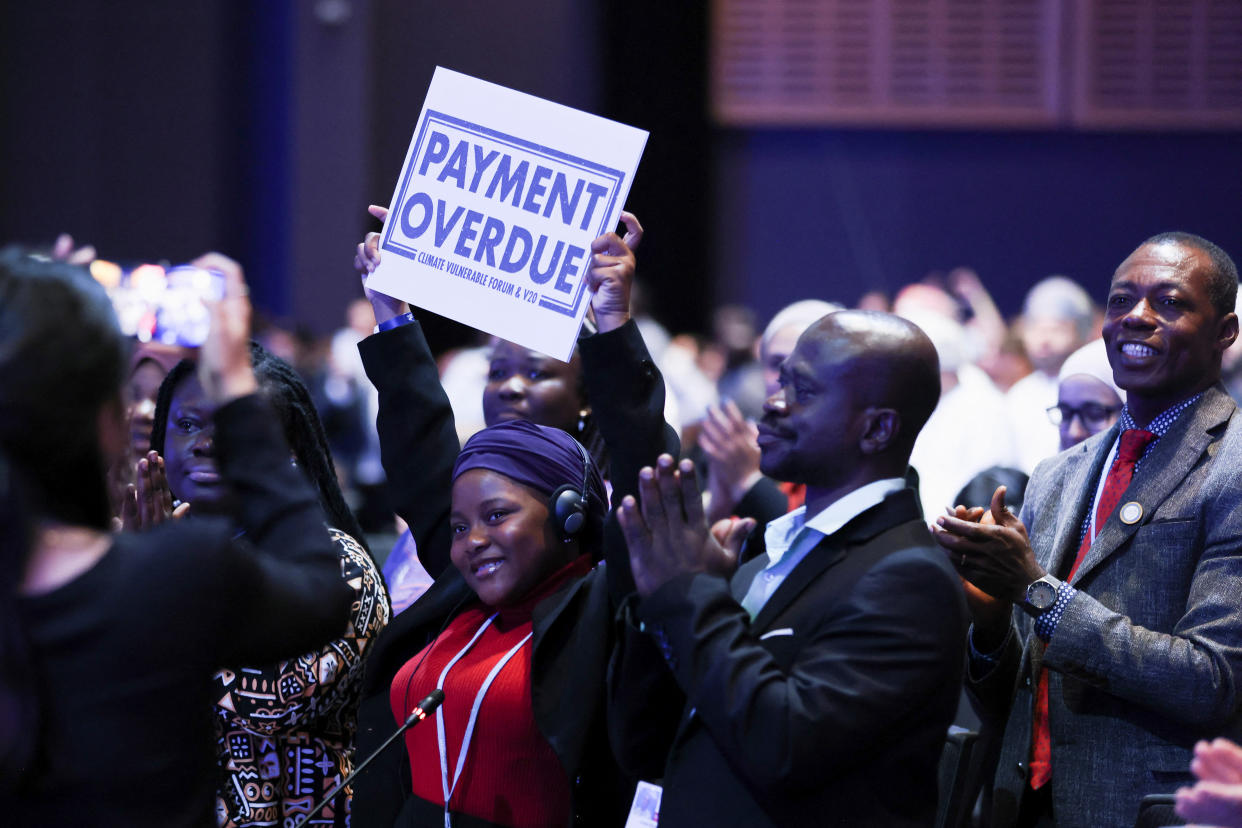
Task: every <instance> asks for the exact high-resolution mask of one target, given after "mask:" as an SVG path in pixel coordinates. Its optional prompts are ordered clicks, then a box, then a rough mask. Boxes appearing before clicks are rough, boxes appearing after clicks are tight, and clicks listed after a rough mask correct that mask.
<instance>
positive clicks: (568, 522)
mask: <svg viewBox="0 0 1242 828" xmlns="http://www.w3.org/2000/svg"><path fill="white" fill-rule="evenodd" d="M574 445H575V446H577V447H578V451H579V452H581V453H582V485H581V486H580V487H576V488H575V487H574V485H573V484H571V483H566V484H565V485H563V486H561V487H560V488H559V489H557V490H556V491H554V492H553V493H552V496H551V497H550V498H549V499H548V511H549V512H551V513H552V516H553V518H554V519H555V522H556V530H557V531H558V532H560V533H561V538H562V539H564V540H566V541H568V540H570V539H571V538H573V537H574V535H577V534H578V533H579V532H581V531H582V527H583V526H585V525H586V506H587V498H588V497H589V495H588V494H587V483H588V482H589V480H590V475H591V455H589V454H587V450H586V449H585V448H583V447H582V444H581V443H579V442H578V441H577V440H574Z"/></svg>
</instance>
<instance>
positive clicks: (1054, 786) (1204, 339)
mask: <svg viewBox="0 0 1242 828" xmlns="http://www.w3.org/2000/svg"><path fill="white" fill-rule="evenodd" d="M1237 289H1238V275H1237V268H1236V267H1235V266H1234V264H1233V262H1232V261H1231V260H1230V259H1229V257H1228V256H1227V255H1226V254H1225V253H1224V251H1222V250H1221V249H1220V248H1218V247H1217V246H1216V245H1214V244H1212V243H1211V242H1208V241H1207V240H1205V239H1202V238H1199V237H1198V236H1193V235H1190V234H1186V233H1165V234H1161V235H1158V236H1153V237H1152V238H1151V239H1148V240H1147V241H1146V242H1144V243H1143V244H1142V245H1141V246H1139V248H1138V249H1137V250H1135V251H1134V252H1133V253H1131V254H1130V256H1129V257H1128V258H1127V259H1126V260H1125V261H1124V262H1122V263H1121V266H1120V267H1119V268H1118V269H1117V272H1116V273H1115V274H1114V276H1113V280H1112V285H1111V287H1110V289H1109V296H1108V304H1107V308H1106V314H1107V315H1106V320H1105V324H1104V340H1105V344H1106V347H1107V349H1108V356H1109V361H1110V362H1111V364H1112V367H1113V374H1114V377H1115V379H1116V381H1117V384H1118V385H1119V386H1121V387H1122V388H1124V389H1125V390H1126V391H1127V392H1128V397H1127V403H1126V408H1125V410H1124V411H1123V413H1122V416H1121V419H1120V421H1119V422H1118V424H1117V425H1115V426H1113V427H1112V428H1110V429H1109V430H1108V431H1105V432H1102V433H1100V434H1098V435H1096V436H1094V437H1092V438H1090V439H1088V440H1086V441H1085V442H1083V443H1081V444H1079V445H1078V446H1076V447H1074V448H1072V449H1069V450H1068V451H1065V452H1063V453H1061V454H1059V455H1057V456H1056V457H1053V458H1051V459H1049V460H1046V461H1044V462H1043V463H1041V464H1040V465H1039V467H1038V468H1037V469H1036V470H1035V474H1034V476H1033V477H1032V478H1031V482H1030V485H1029V487H1028V488H1027V490H1026V499H1025V502H1024V505H1023V509H1022V515H1021V521H1019V520H1018V518H1017V517H1015V516H1014V515H1013V514H1012V513H1009V512H1007V511H1006V510H1005V509H1004V490H1003V489H999V490H998V491H997V493H996V496H994V497H993V500H992V504H991V510H990V511H989V512H988V513H987V514H986V515H984V514H983V509H981V508H979V509H973V510H966V509H964V508H962V507H959V508H958V510H957V513H956V514H955V515H953V516H948V517H942V518H940V519H939V520H938V521H937V522H938V524H939V526H940V528H941V529H942V530H943V531H942V532H939V533H938V535H937V537H938V540H939V541H940V543H941V545H942V546H943V547H945V549H946V551H947V552H948V554H949V557H950V560H951V561H952V562H953V564H954V565H955V566H957V568H958V571H959V573H960V574H961V576H962V577H963V579H964V580H966V581H967V582H968V584H967V592H968V599H969V600H970V603H971V610H972V613H973V616H974V625H973V627H972V630H971V633H970V645H971V647H970V650H971V658H970V669H969V676H968V688H969V689H970V690H971V693H972V695H973V697H974V699H975V701H976V702H977V705H978V707H979V708H980V712H981V714H982V715H984V716H985V717H986V718H990V719H992V720H993V721H996V722H997V723H998V724H999V723H1004V727H1005V731H1004V737H1003V744H1002V747H1001V755H1000V761H999V763H998V766H997V770H996V787H995V792H994V802H993V824H994V825H997V826H1008V825H1057V826H1084V828H1087V827H1088V826H1089V828H1100V826H1130V825H1133V824H1134V820H1135V817H1136V815H1137V813H1138V808H1139V803H1140V800H1141V798H1142V797H1143V796H1144V795H1145V794H1150V793H1171V792H1172V791H1173V790H1174V789H1175V788H1177V787H1178V786H1179V785H1180V784H1183V783H1185V782H1189V781H1191V779H1190V775H1189V773H1188V766H1189V764H1190V759H1191V750H1192V748H1193V745H1194V743H1195V741H1196V740H1197V739H1200V738H1205V737H1210V736H1214V735H1220V734H1226V735H1234V736H1235V737H1236V735H1237V734H1238V733H1239V730H1240V726H1242V713H1240V711H1239V707H1240V705H1242V688H1240V687H1239V684H1240V683H1242V416H1239V415H1238V414H1237V410H1236V407H1235V405H1234V403H1233V401H1232V400H1231V399H1230V398H1229V397H1228V395H1227V394H1226V393H1225V391H1224V388H1222V387H1221V385H1220V366H1221V354H1222V352H1223V351H1224V350H1225V349H1226V348H1228V347H1229V346H1230V345H1231V344H1232V343H1233V341H1234V339H1236V338H1237V335H1238V318H1237V316H1236V315H1235V314H1234V313H1233V307H1234V300H1235V297H1236V294H1237ZM993 516H994V519H993ZM1015 607H1016V608H1017V611H1016V612H1015V611H1014V608H1015Z"/></svg>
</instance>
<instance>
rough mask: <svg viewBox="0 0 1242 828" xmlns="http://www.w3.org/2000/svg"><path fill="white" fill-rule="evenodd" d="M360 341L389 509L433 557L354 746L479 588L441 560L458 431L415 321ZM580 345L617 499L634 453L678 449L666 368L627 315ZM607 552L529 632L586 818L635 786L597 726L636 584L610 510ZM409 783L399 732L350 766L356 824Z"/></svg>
mask: <svg viewBox="0 0 1242 828" xmlns="http://www.w3.org/2000/svg"><path fill="white" fill-rule="evenodd" d="M359 348H360V350H361V351H362V355H363V362H364V365H365V367H366V369H367V375H368V376H369V377H370V378H371V380H372V382H374V383H375V385H376V387H377V388H378V390H379V392H380V412H379V418H378V421H377V422H378V426H379V433H380V448H381V453H382V456H383V460H384V468H385V471H386V472H387V474H388V479H389V484H390V487H391V490H392V492H393V499H394V502H395V503H396V504H397V512H398V514H400V515H401V516H402V517H403V518H405V520H406V521H407V522H408V523H409V525H410V531H411V533H412V534H413V535H414V539H415V542H416V543H417V544H418V554H419V559H420V560H421V561H422V562H423V565H424V566H425V567H426V568H427V569H428V571H433V569H432V567H433V566H434V567H438V569H437V570H435V571H436V572H437V573H438V574H437V578H436V581H435V583H434V584H433V585H432V586H431V588H430V589H428V591H427V592H426V593H424V594H423V595H422V596H421V597H420V598H419V599H418V600H417V601H416V602H415V603H414V604H413V605H412V606H410V607H409V608H408V609H406V610H405V612H402V613H400V614H399V615H397V616H396V617H395V618H394V619H393V620H392V622H391V623H390V624H389V625H388V627H387V628H386V629H385V630H384V632H383V633H382V634H381V635H380V636H379V638H378V639H377V641H376V642H375V645H374V648H373V650H372V652H371V654H370V658H369V660H368V662H367V668H366V682H365V685H364V688H363V701H362V703H361V705H360V707H359V713H358V756H359V758H360V760H361V759H362V758H365V757H366V756H368V755H369V754H370V753H371V752H372V751H374V750H375V749H376V748H378V747H379V746H380V745H381V744H382V743H383V741H384V739H386V738H387V737H388V736H389V734H391V733H392V732H393V731H395V730H396V728H397V723H396V722H395V721H394V719H393V715H392V709H391V706H390V704H389V686H390V685H391V683H392V679H393V676H394V675H395V674H396V672H397V671H398V670H399V669H401V666H402V665H403V664H405V662H406V661H407V660H409V659H410V658H411V657H413V656H414V655H415V654H416V653H417V652H419V651H420V650H421V649H422V648H423V647H424V646H425V645H426V644H427V643H429V642H430V641H431V640H432V639H433V638H435V637H436V636H437V635H438V634H439V633H440V631H441V630H443V628H444V625H445V624H446V623H447V622H448V620H450V619H451V618H452V617H453V616H454V615H456V614H457V612H458V611H460V610H461V608H462V607H464V606H465V605H466V604H467V603H469V602H470V601H473V600H477V599H476V598H475V596H474V593H473V592H472V591H471V590H470V588H469V587H468V586H466V583H465V581H464V580H463V579H462V578H461V575H460V574H459V573H458V572H457V570H456V569H455V568H453V567H452V566H451V565H448V549H449V545H450V537H449V530H448V526H449V522H448V515H449V508H450V500H451V478H452V468H453V462H454V460H455V459H456V457H457V453H458V444H457V435H456V431H455V430H454V428H453V417H452V412H451V410H448V398H447V397H446V396H445V394H444V391H443V389H441V387H440V384H439V378H438V376H437V375H436V374H435V373H434V366H435V363H434V361H433V360H432V357H431V352H430V350H429V349H428V348H427V345H426V342H425V340H424V339H423V336H422V332H421V331H420V330H419V328H418V325H417V323H410V324H407V325H404V326H402V327H399V328H396V329H394V330H392V331H386V332H384V333H381V334H377V335H375V336H372V337H369V338H368V339H365V340H363V342H362V343H361V344H360V346H359ZM579 350H580V353H581V355H582V367H583V374H584V382H585V385H586V389H587V395H588V398H589V399H590V400H591V407H592V413H593V416H594V417H595V420H596V422H597V423H598V424H599V428H600V431H601V433H602V434H603V436H604V440H605V442H606V443H607V445H608V450H609V458H610V472H611V479H612V481H613V484H614V488H613V502H614V503H615V502H619V501H620V498H622V497H624V496H625V495H626V494H631V493H636V492H635V490H636V488H637V481H638V470H639V469H640V468H641V467H642V466H644V465H652V464H654V463H655V459H656V457H657V456H658V455H659V454H660V453H661V452H668V453H670V454H673V455H674V456H676V455H677V453H678V451H679V444H678V440H677V436H676V434H675V433H674V432H673V430H672V429H671V428H669V427H668V425H667V424H666V423H665V422H664V381H663V378H662V377H661V375H660V373H659V371H658V370H657V369H656V367H655V365H654V363H653V362H652V360H651V357H650V355H649V354H648V353H647V349H646V346H645V345H644V344H643V341H642V337H641V336H640V335H639V333H638V328H637V326H635V325H634V323H633V322H630V323H627V324H626V325H624V326H623V327H621V328H619V329H617V330H616V331H612V332H609V333H605V334H596V335H594V336H590V337H585V338H583V339H581V340H580V341H579ZM405 406H413V408H412V410H409V411H408V412H407V411H404V410H403V407H405ZM436 544H438V545H439V546H436ZM597 551H598V550H597ZM603 557H604V558H605V560H606V565H604V566H602V567H596V568H595V569H594V570H592V571H591V572H590V573H589V574H588V575H587V576H586V577H585V578H582V579H580V580H577V581H573V582H571V583H569V584H566V585H565V586H564V587H563V588H562V589H561V590H559V591H558V592H556V593H555V594H553V595H551V596H549V597H548V598H545V599H544V600H543V601H541V602H540V603H539V604H538V605H537V606H536V607H535V611H534V625H533V626H534V630H533V633H534V635H533V638H532V647H533V656H532V676H531V683H532V691H533V703H534V708H535V709H534V712H535V722H536V724H537V725H538V726H539V729H540V732H541V733H542V734H543V736H544V738H546V739H547V740H548V743H549V744H550V745H551V746H552V749H553V750H554V751H555V752H556V754H557V757H558V758H559V759H560V760H561V764H562V766H563V767H564V769H565V772H566V775H567V776H568V777H569V781H570V783H571V786H572V790H573V795H574V810H575V812H576V814H577V815H578V816H579V817H580V818H582V819H583V820H584V823H585V824H587V825H592V826H608V825H614V824H615V825H620V824H621V823H623V822H624V821H625V814H626V806H628V801H627V796H628V794H630V793H632V790H633V786H632V784H631V783H629V780H626V779H625V778H623V777H622V775H621V774H620V772H619V771H618V769H617V768H616V765H615V763H614V762H613V760H612V757H611V754H610V751H609V750H608V743H607V734H606V731H605V728H604V715H605V711H604V700H605V689H604V677H605V673H606V669H607V664H608V656H609V653H610V652H611V648H612V632H613V625H612V619H613V616H614V612H615V607H616V604H617V603H618V602H619V600H620V598H621V597H622V596H624V595H626V594H628V593H629V592H631V591H632V590H633V578H632V577H631V576H630V570H629V557H628V553H627V551H626V548H625V541H624V540H623V539H622V537H621V533H620V530H619V528H618V527H617V525H616V519H615V517H614V516H613V515H612V514H611V513H610V514H609V516H608V519H607V520H606V521H605V524H604V549H603ZM422 726H426V725H422ZM428 772H432V773H435V772H438V769H429V771H428ZM409 788H410V767H409V762H408V757H407V754H406V751H405V749H404V745H400V744H398V745H393V746H392V747H390V748H389V749H388V750H387V751H386V752H385V753H383V754H381V756H380V758H379V759H377V760H376V761H375V762H374V763H373V764H372V765H371V766H370V767H369V768H368V769H367V771H365V772H364V773H363V774H360V775H359V777H358V779H357V780H356V782H355V784H354V799H353V806H352V812H351V819H352V824H353V825H354V826H355V828H372V826H383V828H389V826H391V825H392V824H393V821H394V820H395V819H396V816H397V814H398V812H399V811H400V809H401V805H402V802H403V800H404V798H405V797H406V796H407V795H409Z"/></svg>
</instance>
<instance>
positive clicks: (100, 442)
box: [0, 250, 351, 828]
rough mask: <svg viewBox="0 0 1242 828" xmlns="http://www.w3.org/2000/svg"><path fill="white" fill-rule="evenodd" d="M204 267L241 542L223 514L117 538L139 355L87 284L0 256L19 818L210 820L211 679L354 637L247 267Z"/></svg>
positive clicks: (10, 797)
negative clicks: (267, 385) (14, 480)
mask: <svg viewBox="0 0 1242 828" xmlns="http://www.w3.org/2000/svg"><path fill="white" fill-rule="evenodd" d="M196 264H197V265H198V266H200V267H204V268H213V269H217V270H220V271H222V272H223V273H224V274H225V276H226V292H225V298H224V299H223V300H222V301H220V302H218V303H216V304H215V305H214V307H213V308H212V323H211V324H212V327H211V334H210V336H209V337H208V340H207V342H206V344H205V345H204V348H203V358H202V362H201V365H200V379H201V382H202V383H203V386H204V389H205V390H206V392H207V394H208V395H209V397H210V398H211V399H212V401H213V403H214V404H215V405H216V406H217V407H218V410H217V411H216V414H215V417H214V420H215V424H216V428H217V433H218V442H219V445H218V450H219V454H220V470H221V474H222V476H223V477H225V478H226V479H228V480H229V481H230V483H231V484H232V486H233V487H234V488H235V489H236V490H238V491H239V493H240V494H241V497H240V498H239V499H240V500H242V501H243V502H244V505H243V508H242V510H241V515H240V522H241V525H242V526H243V527H244V529H245V536H244V538H242V539H237V538H235V537H234V535H235V530H234V528H233V527H232V526H231V525H229V524H227V523H224V522H219V521H213V520H204V521H201V522H198V523H196V524H195V525H193V526H190V525H189V524H185V523H181V524H170V525H167V526H163V527H160V528H159V529H157V530H155V531H152V532H147V533H144V534H141V535H132V534H129V533H121V534H117V535H113V534H110V533H109V531H108V530H109V525H110V520H111V515H110V507H109V500H108V493H107V485H106V481H105V470H106V469H107V468H108V467H109V466H110V465H111V464H112V463H114V462H116V461H117V460H118V459H119V458H121V457H122V456H124V454H125V452H126V451H127V450H128V442H129V426H128V423H127V422H126V417H125V406H124V404H123V402H122V399H121V384H122V378H123V373H124V368H125V365H126V363H127V358H126V349H127V344H126V342H125V340H124V339H123V338H122V336H121V333H120V331H119V329H118V327H117V323H116V317H115V315H114V314H113V312H112V308H111V306H110V304H109V302H108V299H107V296H106V295H105V294H104V291H103V289H102V288H101V287H100V286H99V285H98V284H97V283H95V282H94V281H93V280H92V279H91V278H90V276H89V275H88V274H87V273H86V272H85V271H83V270H80V269H78V268H74V267H70V266H68V265H61V264H55V263H51V262H47V261H41V260H38V259H36V258H33V257H31V256H29V255H26V254H25V253H24V252H22V251H19V250H9V251H6V252H4V253H3V254H0V453H3V454H5V455H7V456H8V458H9V461H10V463H11V464H12V467H13V471H14V473H15V474H16V475H17V477H18V478H19V480H20V481H21V482H20V488H21V495H22V496H23V497H24V499H25V502H26V503H27V504H28V517H29V523H30V524H31V529H32V531H31V534H30V538H29V543H28V544H8V543H6V544H3V545H2V548H3V550H4V551H3V555H4V560H3V561H0V573H2V574H0V578H3V581H2V582H0V616H2V617H0V629H3V630H4V632H5V637H4V638H3V643H2V644H0V648H2V651H0V663H3V665H4V667H5V671H6V675H5V679H6V680H5V682H4V683H3V684H2V685H0V709H3V711H4V712H5V713H7V712H8V711H10V710H14V709H16V710H20V711H21V714H20V718H19V719H17V721H18V727H17V729H16V732H11V731H7V730H6V731H5V732H3V733H0V786H2V788H3V790H2V791H0V793H2V794H3V801H2V802H0V813H2V814H3V815H4V822H5V824H9V825H50V826H57V825H81V824H82V823H83V821H87V822H89V823H91V824H92V825H103V826H109V825H117V826H121V825H124V826H146V825H150V826H157V825H158V826H204V828H205V826H214V825H215V818H214V814H213V808H212V794H213V790H214V784H213V778H214V774H213V773H212V767H213V761H212V733H211V720H210V716H209V715H208V711H209V710H210V704H211V701H212V700H213V696H212V687H211V674H212V673H213V672H214V671H215V669H216V668H217V667H218V666H219V665H220V664H222V663H225V662H229V661H249V660H256V661H262V660H272V659H276V658H278V657H280V656H284V655H291V654H293V653H297V652H299V651H304V650H306V649H308V648H311V647H314V646H317V645H319V644H321V643H322V642H324V641H326V640H328V639H330V638H333V637H335V636H337V635H339V634H340V632H341V630H342V629H343V627H344V624H345V620H346V616H347V613H348V610H349V602H350V598H351V591H350V590H349V589H348V588H346V587H345V586H344V584H343V583H342V582H341V579H340V574H339V566H338V563H337V559H336V555H335V554H334V552H333V549H332V545H331V543H330V541H329V539H328V536H327V532H326V531H324V529H323V526H322V523H321V522H320V520H319V512H318V501H317V499H316V498H315V496H314V494H313V493H312V492H311V490H310V488H309V487H308V486H307V485H306V483H305V481H304V480H302V479H301V476H300V475H299V474H298V473H297V472H296V471H295V470H293V469H292V468H290V466H289V460H288V458H289V449H288V447H287V446H286V445H285V443H284V440H283V438H282V436H281V433H280V429H279V427H278V425H277V424H276V422H275V419H274V417H273V416H272V413H271V410H270V408H268V406H267V404H266V403H265V402H264V401H263V400H262V399H260V398H259V397H258V396H257V395H256V394H255V391H256V389H257V385H256V383H255V378H254V372H253V370H252V369H251V366H250V359H249V353H248V351H247V344H246V342H247V337H248V334H249V321H250V305H249V301H248V299H247V298H246V292H245V284H244V282H243V280H242V273H241V268H240V267H238V266H237V265H236V263H234V262H231V261H229V260H228V259H225V258H224V257H222V256H219V255H218V254H208V255H207V256H204V257H202V258H201V259H199V260H198V261H197V262H196ZM239 582H242V583H246V584H247V585H248V587H247V588H246V589H244V590H238V589H237V588H236V585H237V584H238V583H239ZM10 671H12V672H10ZM14 676H16V677H17V680H16V681H13V680H12V678H11V677H14ZM0 721H5V722H6V724H8V723H9V722H11V721H13V720H12V719H9V717H7V716H4V717H2V718H0Z"/></svg>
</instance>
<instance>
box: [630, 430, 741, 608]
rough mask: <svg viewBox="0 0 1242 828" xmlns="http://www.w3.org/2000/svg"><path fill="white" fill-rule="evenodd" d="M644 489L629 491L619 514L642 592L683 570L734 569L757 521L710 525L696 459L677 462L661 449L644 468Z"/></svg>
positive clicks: (641, 485) (722, 573)
mask: <svg viewBox="0 0 1242 828" xmlns="http://www.w3.org/2000/svg"><path fill="white" fill-rule="evenodd" d="M638 494H639V498H641V503H640V501H639V500H636V499H635V498H634V497H633V496H632V495H628V496H626V498H625V499H624V500H623V501H622V502H621V507H620V508H619V509H618V510H617V519H618V521H619V522H620V524H621V531H622V533H623V534H624V535H625V543H626V546H627V547H628V548H629V553H630V567H631V568H632V569H633V572H634V584H635V586H636V587H637V589H638V594H639V595H641V596H644V597H645V596H647V595H650V594H651V593H653V592H655V591H656V590H657V589H659V588H660V587H661V586H663V585H664V584H666V583H667V582H669V581H670V580H672V579H673V578H675V577H677V576H678V575H683V574H693V573H710V574H715V575H720V576H722V577H727V576H728V575H730V574H732V572H733V570H734V569H735V568H736V567H737V562H738V554H739V553H740V551H741V548H742V542H743V541H744V540H745V539H746V536H747V535H748V534H750V532H751V530H752V529H754V527H755V521H754V520H752V519H750V518H747V519H745V520H722V521H720V522H718V523H717V524H716V525H715V526H713V527H712V528H711V529H710V530H709V529H708V526H707V520H706V518H705V517H704V515H703V500H702V498H701V497H700V496H699V490H698V485H697V483H696V481H695V475H694V463H692V462H691V461H689V460H682V461H681V464H680V466H679V467H675V466H674V462H673V458H672V457H670V456H669V455H667V454H662V455H660V457H659V459H658V460H657V461H656V468H654V469H652V468H651V467H650V466H647V467H645V468H643V469H642V471H640V472H639V476H638Z"/></svg>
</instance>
